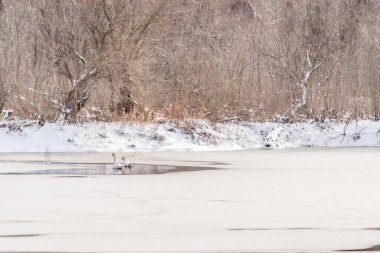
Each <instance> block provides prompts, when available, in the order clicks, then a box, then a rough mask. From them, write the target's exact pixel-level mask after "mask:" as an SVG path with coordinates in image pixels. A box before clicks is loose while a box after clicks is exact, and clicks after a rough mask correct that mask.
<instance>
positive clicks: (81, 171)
mask: <svg viewBox="0 0 380 253" xmlns="http://www.w3.org/2000/svg"><path fill="white" fill-rule="evenodd" d="M25 164H26V165H27V164H29V163H25ZM30 164H31V163H30ZM33 164H35V162H34V163H33ZM41 167H45V168H46V169H38V170H30V171H28V170H23V171H15V172H12V171H6V172H1V171H0V175H54V176H57V177H62V178H67V177H69V178H83V177H86V176H92V175H156V174H167V173H179V172H195V171H206V170H218V169H219V168H216V167H196V166H169V165H148V164H134V165H132V167H131V168H124V169H113V168H112V164H95V163H91V164H89V163H52V164H42V163H41Z"/></svg>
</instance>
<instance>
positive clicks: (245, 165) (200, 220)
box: [0, 148, 380, 252]
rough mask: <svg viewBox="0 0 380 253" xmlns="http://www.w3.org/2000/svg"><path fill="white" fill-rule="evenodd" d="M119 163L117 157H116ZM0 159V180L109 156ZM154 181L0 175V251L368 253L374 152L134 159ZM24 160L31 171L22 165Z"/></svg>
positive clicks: (379, 235)
mask: <svg viewBox="0 0 380 253" xmlns="http://www.w3.org/2000/svg"><path fill="white" fill-rule="evenodd" d="M120 155H121V154H120V153H118V156H119V157H120ZM45 156H46V154H43V153H42V154H32V153H21V154H16V153H13V154H5V153H3V154H1V153H0V161H3V162H0V173H2V172H9V171H13V170H19V171H28V170H35V169H38V168H39V167H44V168H45V167H49V168H51V169H54V168H56V167H57V166H59V165H58V164H55V163H54V162H78V163H98V162H99V163H100V162H109V163H111V162H112V157H111V154H110V153H77V154H64V153H58V154H54V153H52V154H50V157H49V159H50V161H51V162H52V163H51V164H40V163H38V161H43V160H44V158H45ZM130 159H131V160H132V162H133V163H146V164H167V165H189V166H209V167H218V168H219V169H216V170H208V171H194V172H182V173H172V174H163V175H127V176H112V175H104V176H100V175H98V176H87V177H59V176H56V175H17V176H16V175H4V174H3V175H0V251H60V252H63V251H65V252H78V251H82V252H111V251H113V252H128V251H139V252H140V251H173V252H174V251H175V252H178V251H186V252H192V251H197V252H199V251H202V252H206V251H223V252H225V251H249V252H251V251H256V252H257V251H313V252H315V251H331V250H342V249H364V248H369V247H371V246H374V245H378V244H380V231H379V228H380V201H379V196H380V184H379V182H380V167H379V164H380V149H378V148H356V149H314V148H312V149H308V150H305V149H304V150H300V149H290V150H289V149H283V150H252V151H224V152H155V153H151V152H146V153H145V152H144V153H141V154H138V155H136V156H134V157H131V158H130ZM33 161H36V162H33Z"/></svg>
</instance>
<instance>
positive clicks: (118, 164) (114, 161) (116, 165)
mask: <svg viewBox="0 0 380 253" xmlns="http://www.w3.org/2000/svg"><path fill="white" fill-rule="evenodd" d="M112 156H113V166H112V169H113V170H122V169H123V168H124V165H123V164H121V163H116V155H115V153H112Z"/></svg>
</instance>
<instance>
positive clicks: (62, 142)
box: [0, 119, 380, 152]
mask: <svg viewBox="0 0 380 253" xmlns="http://www.w3.org/2000/svg"><path fill="white" fill-rule="evenodd" d="M1 126H2V124H1V123H0V152H46V151H49V152H71V151H79V152H83V151H134V150H144V151H149V150H150V151H157V150H161V151H165V150H166V151H167V150H193V151H200V150H241V149H254V148H265V147H270V148H287V147H359V146H371V147H373V146H380V122H374V121H369V120H361V121H353V122H351V123H347V124H346V123H334V122H327V123H325V124H320V123H313V122H309V123H294V124H279V123H269V122H267V123H217V124H211V123H209V122H207V121H203V120H191V119H189V120H186V121H180V122H177V123H174V122H161V123H146V124H143V123H142V124H138V123H133V124H129V123H128V124H127V123H83V124H76V125H71V124H60V123H47V124H46V125H45V126H43V127H39V126H36V125H35V126H31V127H24V128H23V129H22V131H9V130H8V128H6V127H4V126H5V125H4V124H3V127H1Z"/></svg>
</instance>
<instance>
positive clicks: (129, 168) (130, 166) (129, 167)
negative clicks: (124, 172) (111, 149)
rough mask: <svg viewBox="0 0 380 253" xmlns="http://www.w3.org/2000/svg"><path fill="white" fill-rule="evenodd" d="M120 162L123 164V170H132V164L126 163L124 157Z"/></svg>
mask: <svg viewBox="0 0 380 253" xmlns="http://www.w3.org/2000/svg"><path fill="white" fill-rule="evenodd" d="M121 160H122V161H123V163H124V164H123V166H124V168H128V170H131V169H132V163H130V162H128V161H127V160H126V159H125V157H124V156H123V157H122V158H121Z"/></svg>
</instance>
